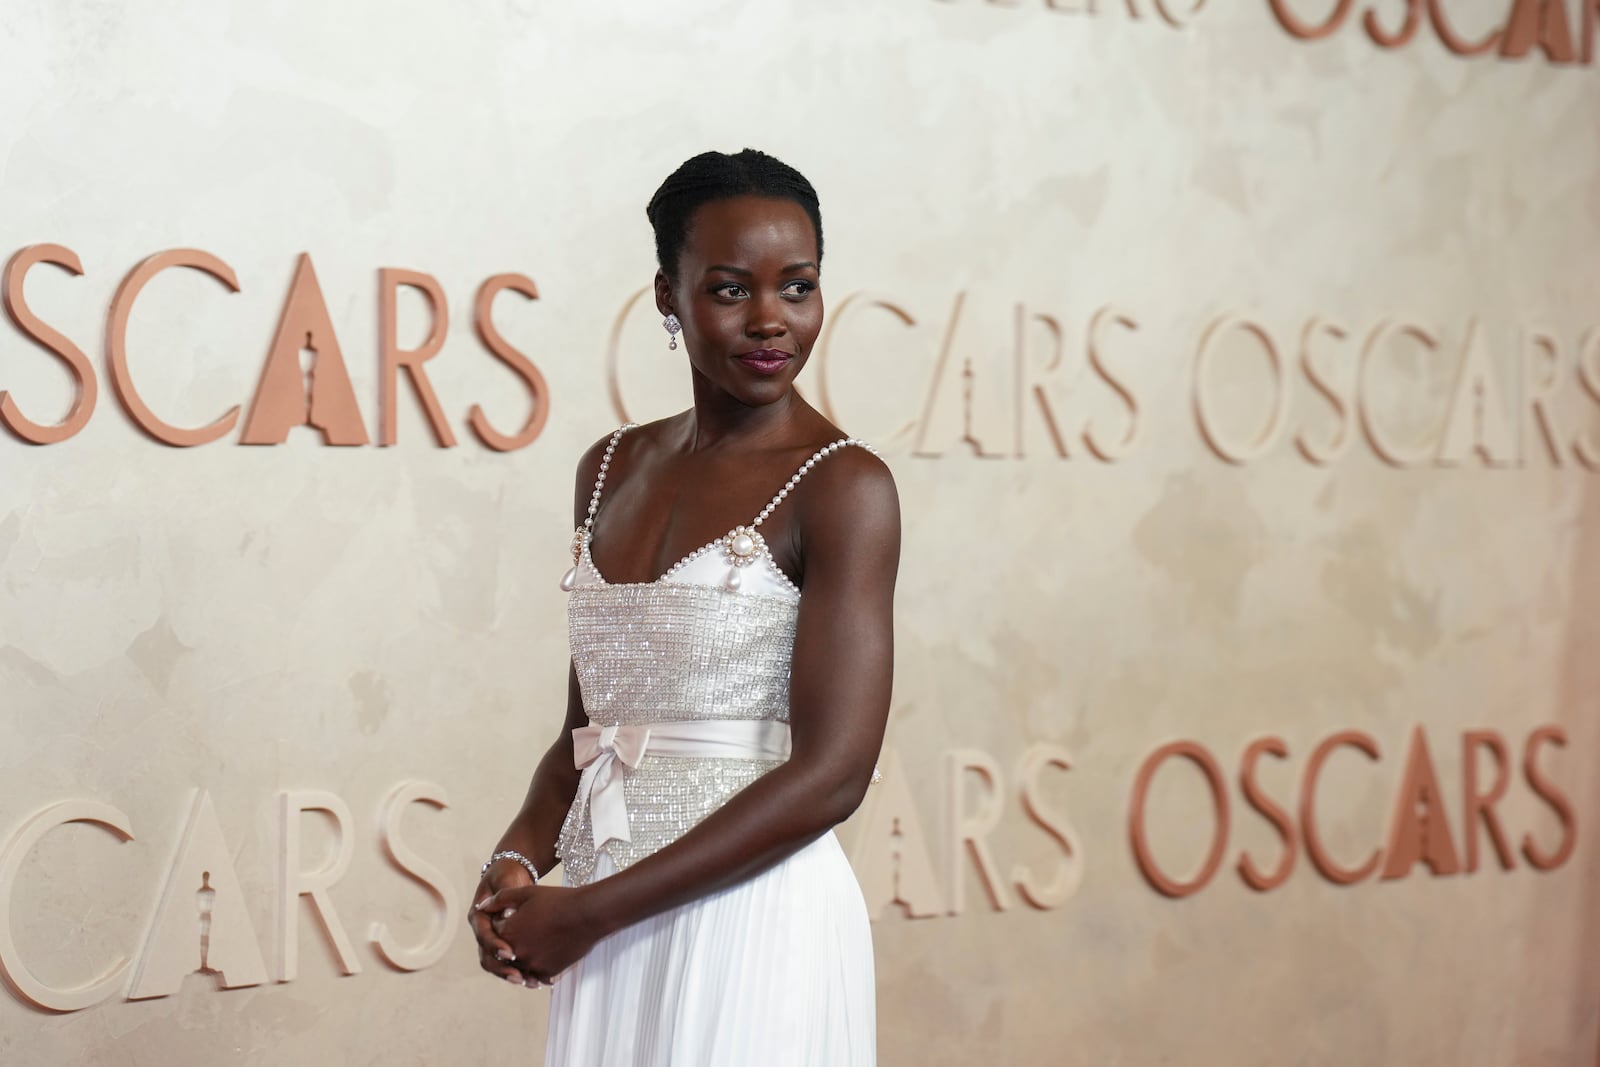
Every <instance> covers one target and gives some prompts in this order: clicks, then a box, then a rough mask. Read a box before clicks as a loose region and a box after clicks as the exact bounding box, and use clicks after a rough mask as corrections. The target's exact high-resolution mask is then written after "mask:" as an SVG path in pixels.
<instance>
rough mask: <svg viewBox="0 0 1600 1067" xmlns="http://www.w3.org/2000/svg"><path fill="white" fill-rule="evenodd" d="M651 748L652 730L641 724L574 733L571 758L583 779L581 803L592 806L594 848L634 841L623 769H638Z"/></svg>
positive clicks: (588, 729) (582, 729)
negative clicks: (629, 823) (581, 772)
mask: <svg viewBox="0 0 1600 1067" xmlns="http://www.w3.org/2000/svg"><path fill="white" fill-rule="evenodd" d="M649 747H650V728H649V727H647V726H639V725H628V724H623V725H613V726H580V727H578V728H577V729H576V730H574V731H572V756H573V762H575V763H576V764H577V765H578V767H579V769H581V770H582V771H583V777H582V778H580V779H579V780H578V797H577V799H578V801H579V802H580V803H587V804H588V805H589V821H590V823H591V824H592V825H593V827H594V847H595V851H596V852H598V851H599V850H600V849H602V848H604V847H605V846H606V843H607V842H609V841H611V840H613V839H615V840H617V841H632V840H633V836H632V834H631V832H630V831H629V829H628V802H627V798H626V795H625V794H624V793H623V784H622V780H623V770H622V768H621V767H619V766H617V763H618V761H621V762H622V763H625V764H627V765H628V766H629V767H637V766H639V761H640V760H642V759H644V754H645V750H646V749H648V748H649Z"/></svg>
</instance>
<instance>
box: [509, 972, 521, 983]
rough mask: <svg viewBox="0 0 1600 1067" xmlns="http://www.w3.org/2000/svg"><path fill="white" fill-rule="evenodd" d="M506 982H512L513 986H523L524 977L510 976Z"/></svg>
mask: <svg viewBox="0 0 1600 1067" xmlns="http://www.w3.org/2000/svg"><path fill="white" fill-rule="evenodd" d="M506 981H508V982H510V983H511V984H512V985H522V976H521V975H516V974H508V975H506Z"/></svg>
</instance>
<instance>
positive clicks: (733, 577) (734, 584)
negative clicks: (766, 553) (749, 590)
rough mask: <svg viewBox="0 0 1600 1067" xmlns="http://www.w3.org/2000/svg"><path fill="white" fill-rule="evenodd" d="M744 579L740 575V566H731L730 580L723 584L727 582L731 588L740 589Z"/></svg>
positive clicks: (729, 570) (729, 571)
mask: <svg viewBox="0 0 1600 1067" xmlns="http://www.w3.org/2000/svg"><path fill="white" fill-rule="evenodd" d="M742 581H743V579H741V578H740V577H739V568H738V567H730V568H729V569H728V580H727V581H726V582H725V583H723V584H725V585H726V586H727V587H728V588H729V589H738V588H739V586H740V584H741V583H742Z"/></svg>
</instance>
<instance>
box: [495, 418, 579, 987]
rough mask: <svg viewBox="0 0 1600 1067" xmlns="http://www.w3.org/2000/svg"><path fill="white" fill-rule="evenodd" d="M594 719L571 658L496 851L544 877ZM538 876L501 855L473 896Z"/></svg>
mask: <svg viewBox="0 0 1600 1067" xmlns="http://www.w3.org/2000/svg"><path fill="white" fill-rule="evenodd" d="M609 442H610V438H609V437H605V438H602V439H601V440H599V441H598V442H596V443H595V445H594V446H593V447H592V448H590V449H589V451H587V452H585V453H584V455H583V458H582V459H581V460H579V461H578V476H577V486H576V490H575V498H574V501H573V515H574V523H573V525H574V527H577V526H581V525H583V520H584V519H585V518H586V517H587V516H588V514H589V494H590V493H592V492H593V491H594V482H595V479H596V478H597V477H598V476H599V473H600V461H601V459H602V457H603V456H604V455H605V449H606V445H607V444H608V443H609ZM588 723H589V717H588V715H586V714H585V713H584V710H583V693H582V691H581V690H580V689H579V686H578V671H577V668H576V667H575V666H573V665H571V664H570V663H569V664H568V667H567V714H566V718H565V719H564V720H563V722H562V725H561V733H560V734H559V735H557V737H556V739H555V741H554V743H552V744H551V746H550V747H549V748H548V749H547V750H545V754H544V758H543V759H541V760H540V761H539V765H538V767H536V768H535V769H534V772H533V780H532V781H531V782H529V783H528V792H527V795H526V796H525V797H524V798H523V800H522V807H521V809H520V810H518V812H517V814H516V816H515V817H514V818H512V820H511V825H510V826H508V827H506V832H505V833H504V834H502V835H501V836H500V840H499V842H498V843H497V844H496V845H495V846H494V851H495V852H505V851H512V852H520V853H521V854H522V855H524V856H526V857H528V859H530V860H532V861H533V864H534V866H535V867H537V868H538V869H539V876H540V877H543V876H544V875H546V874H547V873H549V871H550V869H551V868H552V867H554V866H555V865H556V862H557V857H556V838H557V837H558V836H559V835H560V833H561V824H562V823H563V822H564V821H565V820H566V816H567V809H568V808H570V807H571V806H572V798H573V797H574V796H576V795H577V792H578V777H579V774H578V768H577V766H576V764H575V761H574V759H573V755H572V731H573V730H576V729H577V728H578V727H580V726H586V725H588ZM532 881H533V879H532V878H531V877H530V876H529V875H528V871H527V869H526V868H525V867H523V866H522V864H520V863H518V862H517V861H516V860H511V859H504V860H499V861H497V862H496V863H494V864H491V865H490V867H489V869H488V871H486V872H485V873H484V876H483V878H482V879H481V880H480V881H479V882H478V890H477V892H476V893H474V894H473V896H472V902H473V904H477V903H478V901H480V900H483V899H484V898H485V897H487V896H489V895H491V894H493V893H496V892H499V891H500V890H502V889H512V888H515V887H516V886H521V885H528V884H530V883H531V882H532ZM467 923H468V925H470V926H471V927H472V932H473V935H474V936H475V937H476V938H477V939H478V962H479V964H480V965H481V966H482V967H483V969H484V970H486V971H488V972H489V973H490V974H495V975H499V976H500V977H502V978H505V979H506V980H507V981H510V982H515V983H516V984H518V985H521V984H522V983H523V978H524V976H523V974H522V972H521V971H520V970H518V969H517V967H516V966H515V965H514V962H513V961H512V960H511V958H510V957H511V946H510V945H508V944H506V943H505V941H503V940H502V939H501V938H500V936H499V935H498V934H496V933H495V932H494V928H493V927H492V926H491V924H490V921H489V916H488V915H487V914H485V913H482V912H479V911H478V910H477V909H476V908H475V907H473V908H468V909H467Z"/></svg>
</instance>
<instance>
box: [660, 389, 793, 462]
mask: <svg viewBox="0 0 1600 1067" xmlns="http://www.w3.org/2000/svg"><path fill="white" fill-rule="evenodd" d="M692 378H693V383H694V407H692V408H690V409H689V447H690V449H691V450H693V451H696V452H698V451H701V450H703V449H708V448H719V447H722V446H724V445H727V444H733V443H737V444H741V445H749V444H754V443H759V442H762V441H765V440H770V439H773V438H776V437H779V436H780V435H781V434H782V433H783V431H784V429H785V428H786V427H788V426H789V425H790V424H791V423H792V422H793V421H794V419H795V417H796V416H797V415H799V413H800V412H801V410H802V408H803V407H804V405H805V401H803V400H801V399H800V398H799V396H797V395H796V394H795V391H794V390H793V389H790V390H789V391H788V392H787V393H785V394H784V395H783V398H782V399H780V400H776V401H774V402H773V403H771V404H763V405H761V406H760V407H751V406H750V405H749V404H743V403H740V402H739V401H738V400H736V399H734V398H733V397H732V396H729V395H728V394H727V393H726V392H724V391H723V390H721V389H718V388H717V387H716V386H714V385H712V384H711V382H710V381H709V380H708V379H706V378H705V377H703V376H702V375H701V374H699V373H698V372H695V373H694V374H693V375H692Z"/></svg>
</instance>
